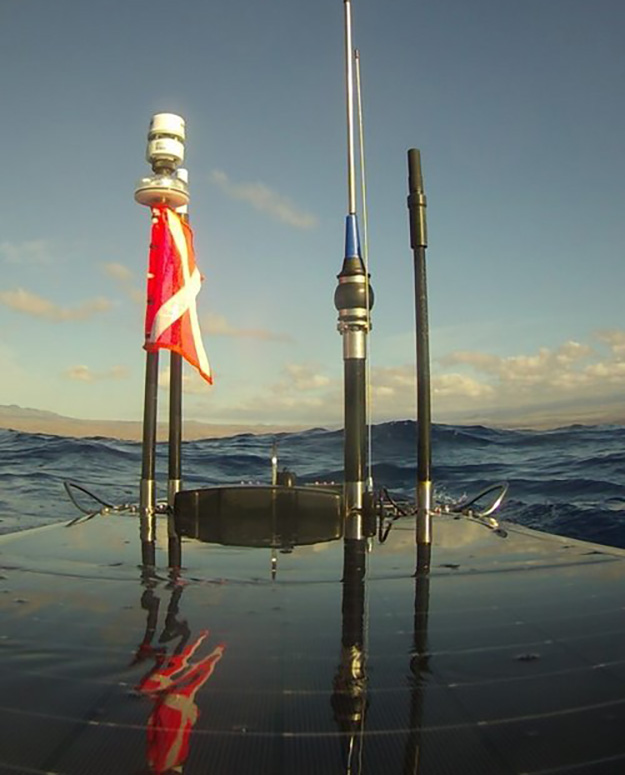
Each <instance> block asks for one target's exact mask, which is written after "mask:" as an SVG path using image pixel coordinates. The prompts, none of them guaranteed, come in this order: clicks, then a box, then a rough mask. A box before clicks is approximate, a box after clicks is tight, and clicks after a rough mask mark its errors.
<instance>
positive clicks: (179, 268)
mask: <svg viewBox="0 0 625 775" xmlns="http://www.w3.org/2000/svg"><path fill="white" fill-rule="evenodd" d="M201 283H202V278H201V276H200V272H199V270H198V268H197V266H196V265H195V255H194V252H193V232H192V231H191V227H190V226H189V224H187V223H185V222H184V221H183V220H182V218H181V217H180V216H179V215H178V214H177V213H175V212H174V211H173V210H172V209H170V208H169V207H165V206H162V207H154V208H153V209H152V242H151V244H150V262H149V270H148V304H147V309H146V313H145V345H144V347H145V349H146V350H148V351H149V352H155V351H156V350H159V349H161V348H165V349H167V350H173V351H174V352H177V353H180V355H182V357H183V358H185V359H186V360H187V361H189V363H190V364H191V365H192V366H195V368H196V369H197V370H198V371H199V372H200V375H201V376H202V377H204V379H205V380H206V381H207V382H210V383H211V384H212V382H213V379H212V377H211V370H210V365H209V363H208V358H207V357H206V352H205V351H204V345H203V344H202V335H201V333H200V324H199V321H198V318H197V309H196V306H195V297H196V296H197V295H198V293H199V291H200V285H201Z"/></svg>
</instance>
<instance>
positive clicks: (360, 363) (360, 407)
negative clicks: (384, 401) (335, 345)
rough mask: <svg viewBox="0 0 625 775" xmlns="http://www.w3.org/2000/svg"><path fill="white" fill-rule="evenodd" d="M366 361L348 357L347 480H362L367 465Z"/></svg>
mask: <svg viewBox="0 0 625 775" xmlns="http://www.w3.org/2000/svg"><path fill="white" fill-rule="evenodd" d="M365 369H366V361H365V359H364V358H346V359H345V361H344V380H345V383H344V384H345V390H344V392H345V439H346V440H347V439H349V443H346V444H345V450H344V462H345V471H344V476H345V481H346V482H362V481H364V479H365V476H366V467H367V417H366V399H367V396H366V381H365V378H366V374H365Z"/></svg>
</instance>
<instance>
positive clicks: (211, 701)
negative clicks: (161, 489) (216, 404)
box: [0, 515, 625, 775]
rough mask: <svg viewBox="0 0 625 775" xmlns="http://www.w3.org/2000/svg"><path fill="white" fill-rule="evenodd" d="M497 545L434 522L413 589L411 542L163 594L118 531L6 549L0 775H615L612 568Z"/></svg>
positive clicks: (624, 719) (94, 523) (229, 567)
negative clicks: (428, 560)
mask: <svg viewBox="0 0 625 775" xmlns="http://www.w3.org/2000/svg"><path fill="white" fill-rule="evenodd" d="M507 528H508V536H507V537H506V538H502V537H500V536H498V535H496V534H495V533H493V532H492V531H490V530H487V529H486V528H485V527H483V526H481V525H479V524H476V523H475V522H472V521H469V520H467V519H464V518H460V519H455V518H452V517H440V518H436V519H435V523H434V530H435V532H434V536H435V546H434V550H433V555H432V567H431V572H430V573H429V574H428V575H427V576H426V575H422V576H418V577H415V576H414V556H415V549H414V525H413V524H410V523H406V524H402V523H401V522H400V523H399V524H398V525H397V527H396V528H394V529H393V531H392V532H391V535H390V537H389V540H388V542H387V543H386V544H385V545H383V546H379V545H374V546H373V550H372V551H371V552H369V553H364V551H363V546H362V545H361V544H359V543H358V542H353V543H350V542H348V543H346V544H344V543H343V541H341V540H338V541H334V542H330V543H325V544H318V545H315V546H308V547H298V548H296V549H294V550H293V551H292V552H290V553H283V554H282V553H279V554H278V562H277V572H276V574H275V578H272V573H271V558H270V552H269V550H268V549H259V548H233V547H224V546H218V545H214V544H202V543H199V542H196V541H193V540H188V541H185V542H184V545H183V558H184V565H185V568H184V571H183V573H182V577H181V578H180V579H178V580H174V581H172V579H170V578H168V575H167V570H166V569H163V570H159V571H157V574H156V576H155V577H154V578H145V577H142V572H141V568H140V567H139V564H138V563H139V540H138V524H137V521H136V518H133V517H127V516H126V517H124V516H119V515H114V516H108V517H100V518H98V519H94V520H91V521H89V522H86V523H83V524H80V525H76V526H74V527H72V528H66V527H64V526H52V527H47V528H42V529H37V530H33V531H25V532H23V533H19V534H14V535H9V536H4V537H2V538H0V655H1V659H0V773H59V774H62V775H85V773H89V775H99V774H100V773H101V774H102V775H105V773H106V775H110V773H129V774H131V773H150V772H152V773H156V772H159V773H165V772H184V773H186V774H187V775H192V774H198V775H199V774H200V773H202V774H205V773H220V774H221V773H228V774H229V773H232V774H233V775H234V774H235V773H236V775H245V774H246V773H269V774H270V775H279V774H280V773H289V774H290V775H291V774H292V773H298V775H299V774H302V775H303V774H304V773H310V774H312V773H314V774H315V775H318V774H320V773H323V774H324V775H331V774H332V773H369V774H370V775H379V773H401V774H402V775H406V774H407V773H411V774H413V773H419V775H430V774H432V775H447V774H449V775H451V773H453V774H454V775H457V774H458V773H466V774H467V775H468V774H469V773H479V775H488V774H489V773H533V774H534V775H538V773H541V774H544V775H546V774H547V773H568V772H571V773H592V774H593V775H597V774H598V773H611V774H612V773H621V772H625V552H623V551H620V550H618V549H610V548H606V547H600V546H597V545H593V544H587V543H583V542H579V541H574V540H570V539H564V538H558V537H554V536H548V535H543V534H540V533H536V532H533V531H529V530H525V529H522V528H516V527H512V526H507ZM159 533H160V534H162V535H160V538H162V542H161V544H160V546H161V547H162V546H164V545H166V525H164V524H161V525H159ZM158 556H159V561H160V562H161V563H162V564H165V563H166V553H165V552H164V551H163V550H162V548H161V549H159V553H158Z"/></svg>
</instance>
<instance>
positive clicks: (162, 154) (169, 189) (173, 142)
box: [135, 113, 189, 208]
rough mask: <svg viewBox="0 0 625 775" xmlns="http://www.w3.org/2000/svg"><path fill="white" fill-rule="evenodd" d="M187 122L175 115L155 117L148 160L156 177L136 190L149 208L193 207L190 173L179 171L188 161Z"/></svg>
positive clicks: (143, 180) (145, 181) (141, 182)
mask: <svg viewBox="0 0 625 775" xmlns="http://www.w3.org/2000/svg"><path fill="white" fill-rule="evenodd" d="M185 137H186V134H185V121H184V119H183V118H182V116H177V115H175V114H174V113H157V114H156V115H154V116H152V120H151V121H150V129H149V131H148V147H147V151H146V159H147V161H148V162H149V163H150V165H151V166H152V171H153V172H154V175H152V176H151V177H145V178H141V180H140V181H139V183H138V185H137V187H136V189H135V200H136V201H137V202H139V204H142V205H146V207H154V206H156V205H159V204H165V205H167V206H168V207H173V208H180V207H185V206H186V205H188V204H189V187H188V185H187V179H188V178H187V176H186V170H183V169H178V168H179V166H180V165H181V164H182V162H183V161H184V142H185Z"/></svg>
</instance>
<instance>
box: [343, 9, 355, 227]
mask: <svg viewBox="0 0 625 775" xmlns="http://www.w3.org/2000/svg"><path fill="white" fill-rule="evenodd" d="M343 7H344V12H345V91H346V95H345V96H346V99H345V104H346V107H347V212H348V213H349V214H350V215H354V214H355V213H356V174H355V171H356V164H355V157H354V70H353V55H352V51H353V49H352V4H351V2H350V0H344V6H343Z"/></svg>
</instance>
